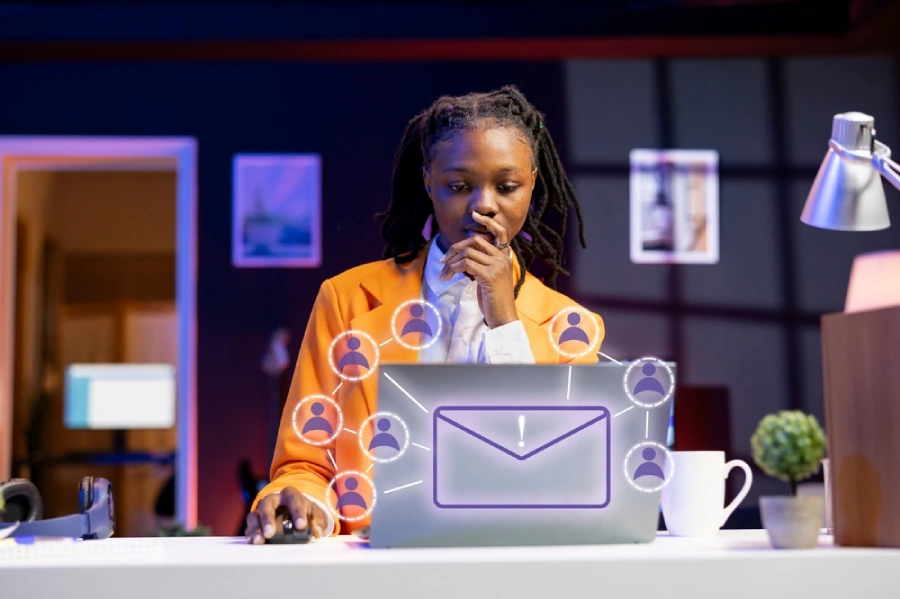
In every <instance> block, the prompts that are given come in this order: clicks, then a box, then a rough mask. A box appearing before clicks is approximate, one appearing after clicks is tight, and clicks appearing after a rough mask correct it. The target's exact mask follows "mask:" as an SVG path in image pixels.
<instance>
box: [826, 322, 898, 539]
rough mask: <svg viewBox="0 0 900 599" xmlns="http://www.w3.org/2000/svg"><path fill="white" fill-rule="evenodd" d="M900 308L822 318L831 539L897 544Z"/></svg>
mask: <svg viewBox="0 0 900 599" xmlns="http://www.w3.org/2000/svg"><path fill="white" fill-rule="evenodd" d="M897 356H900V307H892V308H884V309H880V310H871V311H867V312H856V313H853V314H844V313H840V314H827V315H825V316H823V317H822V362H823V371H824V389H825V423H826V428H827V434H828V456H829V458H830V460H831V472H830V475H831V476H830V478H831V481H830V482H831V485H832V488H831V491H832V502H833V503H832V518H833V521H834V540H835V543H836V544H838V545H841V546H844V547H900V510H898V509H897V508H898V507H900V432H898V431H900V365H898V362H897Z"/></svg>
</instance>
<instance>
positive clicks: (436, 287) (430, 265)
mask: <svg viewBox="0 0 900 599" xmlns="http://www.w3.org/2000/svg"><path fill="white" fill-rule="evenodd" d="M438 236H440V233H438ZM445 253H446V252H444V251H442V250H441V248H440V246H438V238H437V237H435V238H434V239H433V240H432V242H431V248H429V250H428V257H427V258H426V259H425V284H426V285H428V287H429V288H430V289H431V292H432V293H434V295H435V297H440V296H441V295H443V294H444V292H446V291H447V290H448V289H450V288H451V287H453V286H454V285H456V284H457V283H459V282H460V281H466V282H468V280H469V278H468V277H467V276H466V275H464V274H463V273H461V272H458V273H456V274H454V275H453V277H452V278H451V279H450V280H449V281H445V280H444V279H441V278H440V276H441V272H442V271H443V270H444V264H443V263H442V262H441V258H443V257H444V255H445Z"/></svg>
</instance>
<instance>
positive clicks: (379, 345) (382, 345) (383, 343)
mask: <svg viewBox="0 0 900 599" xmlns="http://www.w3.org/2000/svg"><path fill="white" fill-rule="evenodd" d="M391 341H393V339H388V340H387V341H384V342H382V343H379V344H378V347H384V346H385V345H387V344H388V343H390V342H391Z"/></svg>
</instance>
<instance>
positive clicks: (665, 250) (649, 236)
mask: <svg viewBox="0 0 900 599" xmlns="http://www.w3.org/2000/svg"><path fill="white" fill-rule="evenodd" d="M630 158H631V181H630V201H631V261H632V262H635V263H639V264H646V263H670V264H715V263H717V262H718V261H719V153H718V152H716V151H714V150H632V151H631V155H630Z"/></svg>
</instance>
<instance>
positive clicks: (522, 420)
mask: <svg viewBox="0 0 900 599" xmlns="http://www.w3.org/2000/svg"><path fill="white" fill-rule="evenodd" d="M524 439H525V416H523V415H521V414H520V415H519V447H525V441H524Z"/></svg>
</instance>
